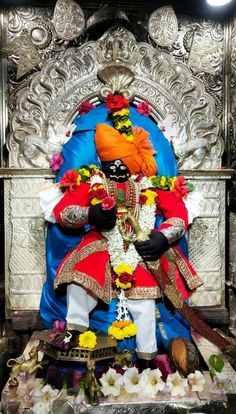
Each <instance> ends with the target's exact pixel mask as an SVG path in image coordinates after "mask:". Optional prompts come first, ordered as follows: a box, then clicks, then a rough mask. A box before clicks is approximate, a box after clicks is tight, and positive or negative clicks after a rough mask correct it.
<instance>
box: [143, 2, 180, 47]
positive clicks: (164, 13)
mask: <svg viewBox="0 0 236 414" xmlns="http://www.w3.org/2000/svg"><path fill="white" fill-rule="evenodd" d="M148 32H149V34H150V36H151V38H152V40H154V42H155V43H156V44H157V45H159V46H169V45H171V44H172V43H173V42H174V41H175V39H176V37H177V33H178V21H177V17H176V15H175V12H174V9H173V8H172V7H171V6H166V7H160V8H159V9H157V10H155V11H154V12H153V13H152V14H151V16H150V17H149V21H148Z"/></svg>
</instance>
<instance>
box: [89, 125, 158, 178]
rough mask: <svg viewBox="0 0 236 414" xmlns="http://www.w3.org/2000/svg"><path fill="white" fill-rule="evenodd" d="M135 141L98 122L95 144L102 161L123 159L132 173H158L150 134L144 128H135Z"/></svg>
mask: <svg viewBox="0 0 236 414" xmlns="http://www.w3.org/2000/svg"><path fill="white" fill-rule="evenodd" d="M133 138H134V139H133V141H132V142H130V141H128V140H127V139H126V138H125V137H124V136H123V135H122V134H121V133H120V132H119V131H117V130H116V129H115V128H113V127H111V126H110V125H107V124H97V127H96V134H95V144H96V148H97V152H98V155H99V158H100V160H101V161H111V160H118V159H119V160H122V161H123V163H124V164H125V165H127V167H128V168H129V170H130V172H131V174H137V173H143V174H144V175H146V176H148V177H150V176H151V175H156V172H157V165H156V162H155V159H154V157H153V155H154V154H155V151H154V150H153V147H152V143H151V141H150V139H149V134H148V133H147V131H145V130H144V129H143V128H138V127H134V128H133Z"/></svg>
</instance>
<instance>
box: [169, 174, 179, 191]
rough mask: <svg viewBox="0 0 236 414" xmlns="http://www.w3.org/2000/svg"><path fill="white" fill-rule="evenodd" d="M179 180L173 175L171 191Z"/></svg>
mask: <svg viewBox="0 0 236 414" xmlns="http://www.w3.org/2000/svg"><path fill="white" fill-rule="evenodd" d="M176 180H177V177H173V178H171V179H170V181H171V184H170V191H172V190H173V188H174V186H175V181H176Z"/></svg>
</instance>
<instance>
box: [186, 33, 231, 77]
mask: <svg viewBox="0 0 236 414" xmlns="http://www.w3.org/2000/svg"><path fill="white" fill-rule="evenodd" d="M222 52H223V45H222V48H221V50H220V53H221V55H220V58H221V59H220V60H222ZM218 53H219V43H218V42H213V41H212V38H211V36H210V34H209V33H208V36H206V34H205V35H204V36H203V35H202V33H201V32H200V33H198V34H196V33H195V34H194V35H193V38H192V41H191V49H190V53H189V58H188V63H189V65H190V66H191V67H192V68H193V70H195V71H199V72H207V73H212V74H214V73H215V67H214V66H215V65H214V63H215V57H216V56H218ZM218 58H219V56H218Z"/></svg>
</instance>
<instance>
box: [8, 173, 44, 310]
mask: <svg viewBox="0 0 236 414" xmlns="http://www.w3.org/2000/svg"><path fill="white" fill-rule="evenodd" d="M46 185H47V183H46V181H45V179H44V178H39V177H27V178H20V177H16V178H12V179H11V180H6V181H5V203H6V204H5V225H6V227H7V229H8V235H7V236H8V237H7V240H6V246H5V247H6V289H7V297H8V303H7V309H8V310H14V309H21V310H23V309H38V307H39V301H40V297H41V291H42V284H43V282H44V280H45V274H46V268H45V261H44V259H43V258H44V257H45V222H44V219H43V217H42V214H41V212H40V207H39V201H38V192H39V191H40V190H41V189H43V188H45V187H46Z"/></svg>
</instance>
